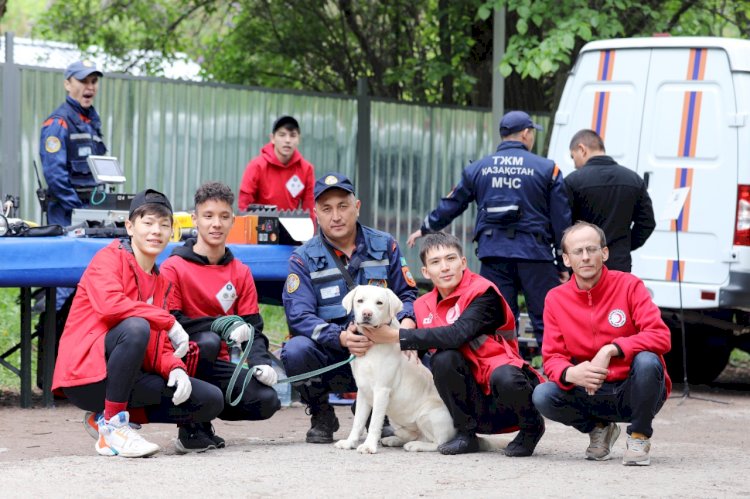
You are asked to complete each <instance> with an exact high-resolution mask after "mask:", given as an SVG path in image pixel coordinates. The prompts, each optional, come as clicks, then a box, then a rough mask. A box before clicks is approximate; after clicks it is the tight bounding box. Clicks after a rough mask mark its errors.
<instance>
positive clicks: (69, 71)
mask: <svg viewBox="0 0 750 499" xmlns="http://www.w3.org/2000/svg"><path fill="white" fill-rule="evenodd" d="M92 73H96V74H98V75H99V76H104V74H103V73H102V72H101V71H99V70H98V69H96V64H94V63H93V62H91V61H76V62H74V63H73V64H71V65H70V66H68V67H67V68H65V79H66V80H67V79H69V78H70V77H71V76H72V77H73V78H75V79H76V80H85V79H86V77H87V76H88V75H90V74H92Z"/></svg>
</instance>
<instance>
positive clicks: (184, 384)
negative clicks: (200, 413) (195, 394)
mask: <svg viewBox="0 0 750 499" xmlns="http://www.w3.org/2000/svg"><path fill="white" fill-rule="evenodd" d="M167 386H169V387H172V386H174V387H175V389H174V395H172V403H173V404H174V405H180V404H181V403H183V402H185V401H186V400H187V399H188V398H190V394H191V393H192V391H193V385H192V384H190V377H189V376H188V375H187V373H186V372H185V371H183V370H182V369H180V368H176V369H172V370H171V371H170V372H169V380H168V381H167Z"/></svg>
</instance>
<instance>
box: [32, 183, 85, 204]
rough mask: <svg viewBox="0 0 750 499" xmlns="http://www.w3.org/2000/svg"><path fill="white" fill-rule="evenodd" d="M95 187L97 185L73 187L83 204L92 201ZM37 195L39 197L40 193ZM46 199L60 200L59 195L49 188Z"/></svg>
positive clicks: (50, 200)
mask: <svg viewBox="0 0 750 499" xmlns="http://www.w3.org/2000/svg"><path fill="white" fill-rule="evenodd" d="M95 189H96V187H74V188H73V190H74V191H76V194H77V195H78V199H80V200H81V202H82V203H83V204H90V203H91V195H92V194H93V192H94V190H95ZM37 197H39V193H37ZM46 200H47V202H52V201H54V202H58V201H59V200H58V198H57V197H55V196H53V195H52V194H50V193H49V189H47V190H46ZM40 201H41V200H40Z"/></svg>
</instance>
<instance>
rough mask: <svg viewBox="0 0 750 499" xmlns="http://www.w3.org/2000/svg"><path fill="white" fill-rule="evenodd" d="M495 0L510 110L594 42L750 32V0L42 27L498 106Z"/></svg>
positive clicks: (163, 1) (483, 3)
mask: <svg viewBox="0 0 750 499" xmlns="http://www.w3.org/2000/svg"><path fill="white" fill-rule="evenodd" d="M0 1H4V0H0ZM496 8H504V9H506V12H507V15H506V53H505V55H504V57H503V59H502V63H501V65H500V71H501V72H502V74H503V75H505V77H506V86H505V88H506V90H505V107H506V108H520V109H527V110H530V111H551V110H553V109H554V108H555V106H556V104H557V101H558V99H559V96H560V93H561V92H562V88H563V84H564V82H565V78H566V75H567V73H568V71H569V70H570V68H571V67H572V64H573V62H574V57H575V54H577V53H578V51H579V50H580V48H581V47H582V46H583V45H584V44H585V43H586V42H588V41H591V40H594V39H602V38H613V37H633V36H650V35H652V34H653V33H669V34H672V35H714V36H716V35H721V36H741V37H747V36H748V35H750V29H749V27H750V21H749V20H748V19H749V16H750V2H745V1H739V0H734V1H733V0H701V1H698V0H639V1H635V0H370V1H364V0H360V1H355V0H320V1H315V2H311V1H309V0H236V1H234V2H231V3H230V2H221V1H219V0H111V1H107V2H101V1H100V0H54V3H53V4H52V5H51V7H50V9H49V11H48V15H46V16H44V18H43V20H42V21H41V22H40V23H39V25H38V26H37V30H36V33H37V35H40V36H43V37H45V38H48V39H56V40H64V41H70V42H73V43H76V44H77V45H79V46H80V47H81V48H87V47H89V46H91V45H96V46H99V47H101V49H102V50H103V51H104V52H106V53H107V54H109V55H113V56H116V57H119V58H121V59H124V60H125V61H126V62H128V63H129V64H131V65H133V66H140V67H141V68H142V69H144V70H146V71H147V72H149V73H151V74H158V63H160V62H161V60H162V58H166V59H170V58H173V57H175V54H176V53H177V52H185V53H187V54H189V55H190V56H191V57H192V58H194V59H196V60H197V61H198V62H200V63H201V65H202V67H203V70H204V76H206V77H207V78H208V79H210V80H214V81H220V82H227V83H238V84H244V85H256V86H263V87H271V88H294V89H302V90H313V91H319V92H335V93H347V94H353V93H355V92H356V88H357V80H358V78H360V77H363V76H366V77H367V78H368V81H369V84H370V92H371V94H372V95H375V96H378V97H386V98H394V99H401V100H406V101H417V102H428V103H441V104H458V105H474V106H483V107H489V106H490V104H491V95H492V91H491V90H492V89H491V83H492V67H491V64H492V62H491V61H492V36H493V33H492V19H491V16H492V13H493V10H494V9H496ZM133 49H139V52H137V53H133V52H132V50H133Z"/></svg>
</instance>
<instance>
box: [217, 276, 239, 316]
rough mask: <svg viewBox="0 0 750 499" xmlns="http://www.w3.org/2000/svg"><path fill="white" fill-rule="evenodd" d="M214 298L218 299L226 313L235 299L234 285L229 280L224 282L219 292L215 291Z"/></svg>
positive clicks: (235, 290)
mask: <svg viewBox="0 0 750 499" xmlns="http://www.w3.org/2000/svg"><path fill="white" fill-rule="evenodd" d="M216 299H217V300H219V303H220V304H221V308H222V310H224V313H225V314H226V313H227V312H228V311H229V309H230V308H232V305H234V301H235V300H236V299H237V289H236V288H235V287H234V284H232V282H231V281H229V282H227V283H226V284H224V286H222V288H221V289H220V290H219V292H218V293H216Z"/></svg>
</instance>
